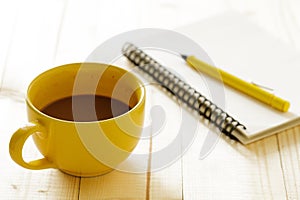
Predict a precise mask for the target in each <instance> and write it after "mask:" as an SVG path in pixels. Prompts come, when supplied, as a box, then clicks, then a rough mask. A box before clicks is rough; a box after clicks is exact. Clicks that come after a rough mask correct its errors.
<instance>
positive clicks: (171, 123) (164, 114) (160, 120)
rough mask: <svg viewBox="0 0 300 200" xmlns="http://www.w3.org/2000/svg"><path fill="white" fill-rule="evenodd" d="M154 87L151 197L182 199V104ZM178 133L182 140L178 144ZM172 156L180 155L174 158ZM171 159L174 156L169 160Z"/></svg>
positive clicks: (150, 173)
mask: <svg viewBox="0 0 300 200" xmlns="http://www.w3.org/2000/svg"><path fill="white" fill-rule="evenodd" d="M159 90H160V89H159V88H153V94H152V114H151V115H152V126H153V128H152V131H153V132H152V143H151V144H152V148H151V150H152V151H151V152H152V157H151V158H152V159H151V169H150V172H149V175H150V177H151V179H150V185H149V191H150V193H149V199H155V200H156V199H182V166H181V164H182V160H181V154H182V138H181V135H180V133H179V130H180V126H181V122H182V120H184V119H183V118H182V108H181V107H180V105H179V104H178V102H176V101H172V100H171V98H170V95H168V94H165V93H163V92H162V91H159ZM176 137H179V138H180V140H179V141H178V143H177V144H175V145H174V146H171V145H172V143H173V142H175V139H176ZM174 152H177V155H176V153H175V154H174ZM172 156H178V157H177V158H176V157H174V158H172V159H170V157H172ZM169 159H170V160H169Z"/></svg>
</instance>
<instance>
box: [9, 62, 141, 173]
mask: <svg viewBox="0 0 300 200" xmlns="http://www.w3.org/2000/svg"><path fill="white" fill-rule="evenodd" d="M145 95H146V94H145V87H144V86H143V84H142V82H141V81H140V80H139V79H138V78H137V77H136V76H135V75H134V74H132V73H131V72H128V71H126V70H124V69H122V68H119V67H116V66H112V65H106V64H100V63H73V64H67V65H63V66H59V67H55V68H52V69H50V70H48V71H46V72H44V73H42V74H40V75H39V76H37V77H36V78H35V79H34V80H33V81H32V82H31V84H30V85H29V87H28V90H27V97H26V104H27V114H28V121H29V122H30V123H29V124H28V125H26V126H24V127H22V128H20V129H18V130H17V131H16V132H15V133H14V134H13V136H12V138H11V140H10V145H9V151H10V155H11V158H12V159H13V160H14V161H15V162H16V163H17V164H19V165H20V166H22V167H25V168H27V169H32V170H38V169H46V168H56V169H59V170H61V171H63V172H65V173H68V174H71V175H75V176H96V175H101V174H104V173H107V172H109V171H111V170H113V169H114V168H115V167H116V166H117V165H119V164H120V163H121V162H123V161H124V160H125V159H126V158H127V157H128V156H129V155H130V153H131V152H132V151H133V149H134V148H135V146H136V145H137V143H138V141H139V138H140V135H141V132H142V127H143V121H144V110H145ZM31 135H32V138H33V140H34V142H35V144H36V147H37V148H38V150H39V151H40V152H41V154H42V155H43V156H44V157H43V158H41V159H37V160H33V161H28V162H27V161H25V160H24V158H23V155H22V149H23V146H24V143H25V142H26V140H27V139H28V137H29V136H31Z"/></svg>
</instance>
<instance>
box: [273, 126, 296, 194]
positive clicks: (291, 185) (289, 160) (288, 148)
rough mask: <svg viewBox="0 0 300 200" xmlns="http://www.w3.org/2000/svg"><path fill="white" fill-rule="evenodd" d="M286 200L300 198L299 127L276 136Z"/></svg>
mask: <svg viewBox="0 0 300 200" xmlns="http://www.w3.org/2000/svg"><path fill="white" fill-rule="evenodd" d="M278 140H279V151H280V157H281V167H282V170H283V176H284V180H285V187H286V193H287V199H299V198H300V189H299V188H300V127H299V126H298V127H295V128H292V129H289V130H286V131H283V132H282V133H281V134H278Z"/></svg>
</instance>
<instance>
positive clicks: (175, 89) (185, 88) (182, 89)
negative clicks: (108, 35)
mask: <svg viewBox="0 0 300 200" xmlns="http://www.w3.org/2000/svg"><path fill="white" fill-rule="evenodd" d="M122 51H123V54H124V56H125V57H127V58H128V59H129V60H130V61H131V62H132V63H133V64H135V65H136V66H137V67H139V68H140V69H141V70H142V71H144V72H146V73H147V74H148V75H150V76H151V77H152V78H153V79H154V80H155V81H157V82H158V83H159V84H160V85H161V86H163V87H164V88H166V89H167V90H168V91H169V92H171V93H172V94H173V95H174V96H176V97H177V98H178V99H180V100H181V101H182V102H184V103H185V104H186V105H187V106H188V107H190V108H191V109H193V110H195V111H197V112H198V113H199V115H201V116H203V117H204V118H206V119H207V120H209V121H210V122H211V123H213V124H214V125H215V126H216V127H217V128H218V129H219V130H220V131H221V132H222V133H224V134H225V135H227V136H228V137H230V138H231V139H234V140H237V138H236V137H235V136H233V135H232V134H231V133H232V131H234V130H235V129H236V128H237V127H238V126H241V127H242V128H243V129H246V127H245V126H244V125H242V124H241V123H239V122H238V121H237V120H235V119H234V118H233V117H231V116H230V115H228V114H227V113H226V112H225V111H223V110H222V109H221V108H219V107H218V106H216V105H215V104H213V103H212V102H211V101H210V100H208V99H207V98H206V97H204V96H203V95H202V94H200V93H199V92H197V91H196V90H195V89H194V88H192V87H191V86H190V85H188V84H187V83H185V82H184V81H182V80H181V79H180V78H178V77H177V76H175V75H174V74H172V73H171V72H170V71H168V70H167V69H166V68H165V67H163V66H162V65H160V64H159V63H158V62H157V61H155V60H154V59H153V58H151V57H150V56H148V55H147V54H146V53H144V52H143V51H142V50H140V49H138V48H137V47H136V46H134V45H133V44H130V43H126V44H125V45H124V46H123V49H122Z"/></svg>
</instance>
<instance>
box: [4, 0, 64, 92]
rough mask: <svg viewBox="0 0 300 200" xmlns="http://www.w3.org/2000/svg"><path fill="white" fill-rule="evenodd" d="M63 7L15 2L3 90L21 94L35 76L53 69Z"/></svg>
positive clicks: (53, 3)
mask: <svg viewBox="0 0 300 200" xmlns="http://www.w3.org/2000/svg"><path fill="white" fill-rule="evenodd" d="M64 6H65V3H64V2H63V1H47V2H41V1H38V0H30V1H27V2H24V1H19V2H18V4H17V7H16V10H17V12H18V17H17V19H16V23H15V27H14V33H13V38H12V42H11V46H10V48H9V52H8V57H7V61H6V66H5V74H4V75H3V76H4V78H3V84H2V87H3V88H9V89H11V90H15V91H23V92H24V91H26V88H27V85H28V84H29V82H30V81H31V80H32V79H33V78H34V77H35V76H36V75H37V74H39V73H41V72H43V71H44V70H46V69H49V68H51V67H53V61H54V60H53V59H54V55H55V49H56V46H57V36H58V29H59V25H60V21H61V19H62V13H63V11H64ZM16 78H17V79H18V81H16Z"/></svg>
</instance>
